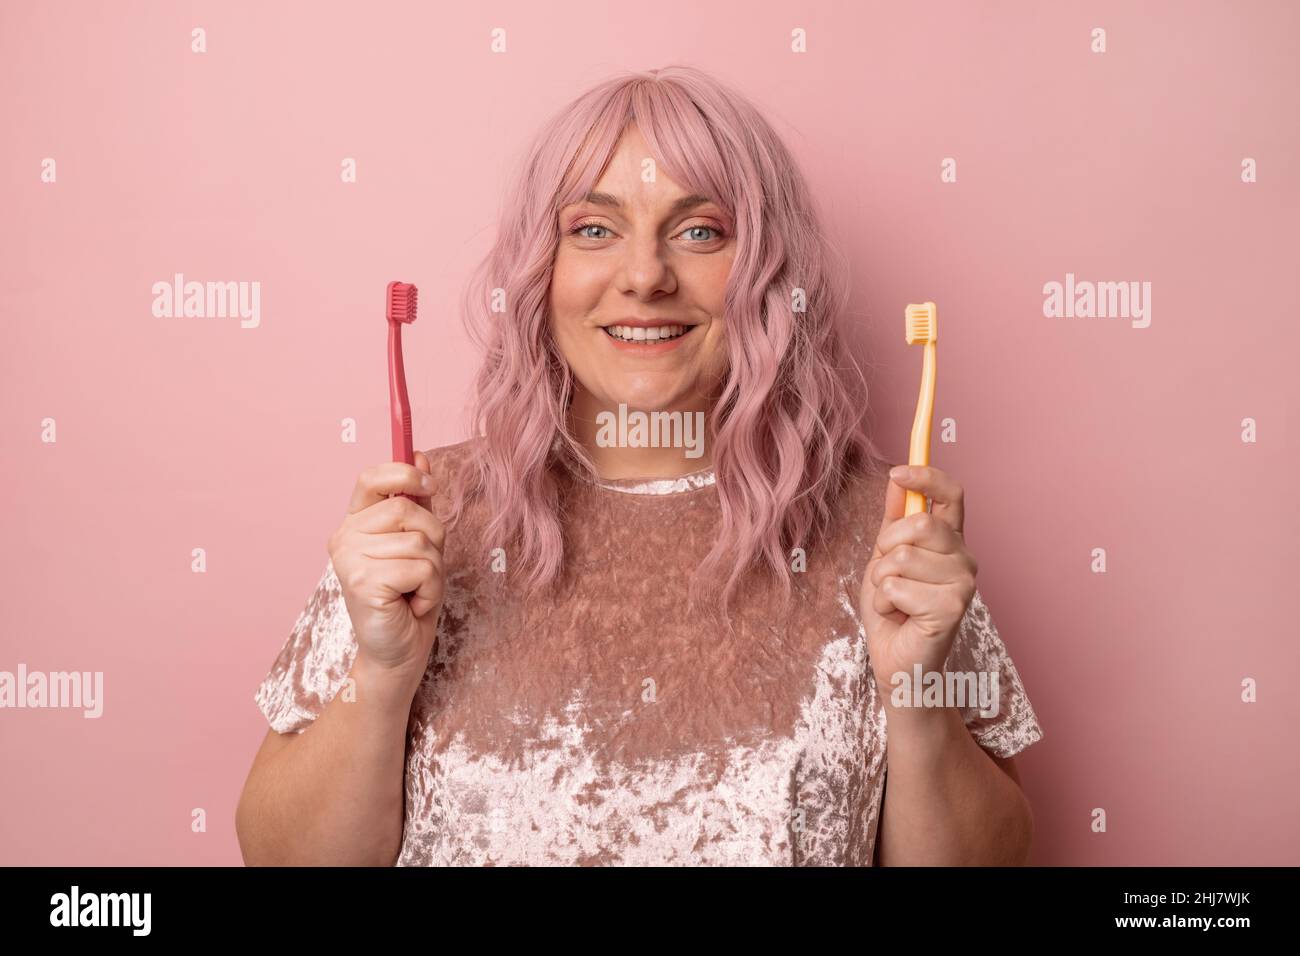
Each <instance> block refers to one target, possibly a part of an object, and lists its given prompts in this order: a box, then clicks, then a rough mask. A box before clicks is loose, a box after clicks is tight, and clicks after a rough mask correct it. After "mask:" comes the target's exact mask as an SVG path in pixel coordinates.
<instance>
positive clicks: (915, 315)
mask: <svg viewBox="0 0 1300 956" xmlns="http://www.w3.org/2000/svg"><path fill="white" fill-rule="evenodd" d="M938 313H939V309H938V307H937V306H936V305H935V304H934V303H933V302H925V303H923V304H921V305H909V306H908V307H907V309H906V310H905V311H904V320H905V324H906V329H905V331H906V334H907V344H908V345H917V344H920V345H928V344H929V343H931V342H935V341H938V332H939V329H938V324H939V321H938V320H939V314H938Z"/></svg>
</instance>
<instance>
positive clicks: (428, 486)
mask: <svg viewBox="0 0 1300 956" xmlns="http://www.w3.org/2000/svg"><path fill="white" fill-rule="evenodd" d="M420 487H422V488H423V489H424V490H425V491H433V475H425V476H424V477H423V478H421V479H420Z"/></svg>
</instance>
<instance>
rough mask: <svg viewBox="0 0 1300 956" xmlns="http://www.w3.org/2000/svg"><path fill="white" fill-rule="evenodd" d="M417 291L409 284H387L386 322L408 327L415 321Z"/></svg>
mask: <svg viewBox="0 0 1300 956" xmlns="http://www.w3.org/2000/svg"><path fill="white" fill-rule="evenodd" d="M418 298H419V290H418V289H417V288H416V287H415V286H413V285H411V283H409V282H390V283H388V321H389V322H401V323H404V324H406V325H410V324H411V323H412V322H414V321H415V308H416V301H417V299H418Z"/></svg>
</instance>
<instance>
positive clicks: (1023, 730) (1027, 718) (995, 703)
mask: <svg viewBox="0 0 1300 956" xmlns="http://www.w3.org/2000/svg"><path fill="white" fill-rule="evenodd" d="M946 670H947V672H948V673H949V674H952V673H973V674H975V675H976V679H977V681H982V682H983V686H985V687H986V688H987V690H988V692H986V693H985V694H984V695H983V700H984V701H986V702H987V703H984V704H983V705H982V704H981V703H980V702H979V698H977V701H976V702H975V703H973V704H972V705H971V706H968V707H958V708H957V709H958V710H959V711H960V712H961V715H962V719H963V720H964V721H965V722H966V727H967V728H968V729H969V730H970V732H971V736H973V737H974V738H975V740H976V741H977V742H978V743H979V745H980V746H981V747H983V748H984V749H985V750H988V751H990V752H992V753H993V754H996V755H997V756H999V757H1004V758H1005V757H1010V756H1012V755H1014V754H1017V753H1019V752H1020V751H1022V750H1024V749H1025V748H1026V747H1028V746H1029V745H1030V744H1032V743H1035V742H1036V741H1038V740H1041V739H1042V737H1043V730H1042V728H1041V727H1040V726H1039V724H1038V717H1037V715H1036V714H1035V713H1034V708H1033V706H1032V705H1031V704H1030V702H1029V695H1028V694H1027V693H1025V687H1024V684H1023V683H1022V682H1021V680H1020V674H1019V672H1018V671H1017V670H1016V665H1015V664H1014V663H1013V662H1012V660H1011V655H1010V654H1008V653H1007V649H1006V646H1005V645H1004V644H1003V643H1002V638H1001V637H1000V636H999V634H998V629H997V627H996V626H995V625H994V623H993V615H992V614H991V613H990V612H989V609H988V606H987V605H986V604H985V603H984V599H983V597H982V596H981V595H980V593H979V591H978V590H977V591H976V592H975V596H974V597H973V598H971V602H970V605H969V606H968V607H967V608H966V614H965V616H964V617H963V618H962V621H961V625H960V627H959V628H958V632H957V637H956V638H955V639H954V641H953V646H952V650H951V651H949V653H948V661H947V665H946ZM995 676H996V681H997V691H996V694H993V693H991V691H992V690H993V681H994V677H995Z"/></svg>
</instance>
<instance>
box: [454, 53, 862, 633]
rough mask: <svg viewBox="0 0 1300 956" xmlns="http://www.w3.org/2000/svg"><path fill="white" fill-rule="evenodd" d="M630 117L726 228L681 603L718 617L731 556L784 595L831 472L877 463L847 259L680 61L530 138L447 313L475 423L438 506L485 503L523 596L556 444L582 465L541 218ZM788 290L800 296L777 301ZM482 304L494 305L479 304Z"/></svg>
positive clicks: (554, 530) (548, 239) (738, 106)
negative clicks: (703, 460)
mask: <svg viewBox="0 0 1300 956" xmlns="http://www.w3.org/2000/svg"><path fill="white" fill-rule="evenodd" d="M633 124H634V125H635V126H636V127H637V128H638V129H639V130H640V132H641V134H642V136H644V137H645V140H646V143H647V144H648V145H649V147H650V149H651V151H652V152H653V154H654V157H655V160H656V162H657V163H658V164H659V167H660V168H661V169H663V170H664V171H665V172H666V173H667V174H668V176H669V177H670V178H672V179H673V180H674V181H675V182H677V183H678V184H679V185H681V186H682V187H683V188H685V189H687V190H688V191H690V192H695V193H699V194H701V195H704V196H708V197H709V198H711V199H712V200H713V201H714V202H716V203H718V204H719V205H721V206H722V207H723V209H724V210H726V212H727V213H728V215H729V216H730V217H731V221H732V222H733V223H734V224H735V235H736V241H737V248H736V254H735V258H734V260H733V265H732V271H731V273H730V276H729V278H728V283H727V289H726V296H725V304H724V315H723V320H724V321H725V323H726V331H727V334H726V336H725V341H726V348H727V354H728V370H727V373H726V375H725V378H724V380H723V382H722V390H721V393H720V396H719V398H718V400H717V401H716V402H715V404H714V406H713V408H712V410H711V412H710V415H709V423H708V424H709V432H710V433H711V434H712V436H713V465H714V468H715V472H716V480H717V492H718V497H719V499H720V502H721V523H720V528H719V536H718V540H717V542H716V544H715V545H714V547H713V549H712V550H711V551H710V552H709V554H708V555H707V556H706V557H705V559H704V561H703V562H702V563H701V565H700V567H699V569H698V573H697V574H696V575H695V576H694V578H693V580H692V585H691V595H690V601H691V604H692V605H693V606H698V605H701V604H702V602H703V601H704V599H705V598H706V596H712V597H720V598H721V608H722V612H723V614H724V615H725V614H726V610H727V608H728V604H729V601H730V600H731V598H732V596H733V595H734V592H735V589H736V587H737V586H738V584H739V582H740V580H741V579H742V577H743V576H744V575H745V573H746V572H747V570H748V569H749V568H750V567H751V566H765V567H766V568H768V569H769V570H770V571H771V572H772V574H773V575H774V576H775V579H776V580H777V582H778V583H779V584H780V586H781V588H782V591H783V595H784V597H785V600H786V602H787V606H788V601H789V597H790V590H791V578H790V573H791V572H790V567H789V560H790V558H789V554H790V549H791V548H793V547H797V546H798V547H805V548H806V547H807V546H808V545H809V544H811V543H812V541H811V540H810V539H821V540H824V535H825V534H826V532H827V530H828V528H829V525H830V522H831V519H832V507H833V504H834V502H835V499H836V497H837V496H838V494H839V492H840V490H841V489H842V487H843V484H844V482H845V480H846V479H847V477H848V475H849V473H850V472H851V471H852V470H853V469H855V468H857V467H858V466H866V467H868V468H873V467H876V466H878V465H879V464H880V462H881V459H880V456H879V455H878V454H877V452H876V449H875V447H874V446H873V444H872V442H871V440H870V438H869V437H868V436H867V434H866V432H865V430H864V428H863V426H862V420H863V416H864V415H865V412H866V384H865V382H864V380H863V378H862V373H861V370H860V368H859V367H858V365H857V363H856V362H854V361H853V359H852V357H851V356H850V355H849V354H848V353H847V351H846V350H845V348H844V347H843V345H842V341H841V337H840V334H839V331H838V329H837V321H838V319H839V318H840V316H841V315H842V314H843V312H844V309H845V306H846V303H847V299H848V283H847V279H846V275H847V270H846V269H845V268H844V267H843V265H842V264H840V263H839V262H837V261H836V260H835V259H833V258H832V256H831V254H830V249H829V246H828V244H827V243H826V241H825V239H824V237H823V235H822V233H821V231H820V229H819V226H818V217H817V215H816V213H815V211H814V208H813V204H812V202H811V198H810V196H809V193H808V190H807V187H806V185H805V183H804V180H803V176H802V175H801V173H800V172H799V170H798V168H797V166H796V164H795V162H794V160H793V158H792V157H791V155H790V154H789V152H788V151H787V150H786V148H785V146H784V145H783V144H782V142H781V141H780V139H779V138H778V137H777V135H776V133H775V132H774V131H773V130H772V128H771V127H770V126H769V124H768V123H767V121H766V120H765V119H764V118H763V117H762V116H761V115H760V114H759V113H758V111H757V110H756V109H755V108H754V107H753V106H751V105H750V104H749V103H748V102H747V101H746V100H745V99H744V98H743V97H742V96H740V95H739V94H737V93H736V92H735V91H733V90H731V89H729V88H728V87H726V86H724V85H723V84H721V83H719V82H718V81H717V80H715V79H713V78H712V77H710V76H709V75H707V74H706V73H703V72H701V71H699V70H696V69H694V68H691V67H684V66H671V67H667V68H664V69H660V70H652V71H649V72H642V73H626V74H623V75H621V76H617V77H614V78H612V79H610V80H607V81H605V82H603V83H601V84H600V85H598V86H596V87H595V88H593V89H591V90H590V91H588V92H587V93H585V94H583V95H582V96H580V97H578V99H576V100H574V101H573V102H572V103H570V104H569V105H568V106H566V107H565V108H564V109H562V110H561V111H560V112H559V113H558V114H556V115H555V116H554V117H553V118H551V120H550V121H549V122H547V123H546V124H545V126H544V127H543V128H542V129H541V130H540V131H539V133H538V134H537V137H536V139H535V141H534V143H533V146H532V148H531V150H530V151H529V154H528V159H527V161H526V163H524V165H523V167H522V169H521V170H520V172H519V174H518V177H517V179H516V180H515V181H514V183H513V184H512V187H511V189H510V191H509V192H508V194H507V198H506V202H505V205H504V207H503V212H502V221H501V224H500V229H499V232H498V238H497V240H496V243H495V245H494V247H493V248H492V249H491V251H490V252H489V254H488V255H487V256H486V257H485V259H484V260H483V261H482V263H481V264H480V265H479V267H478V268H477V269H476V270H475V273H474V276H473V277H472V279H471V281H470V282H469V284H468V285H467V286H466V289H465V293H464V301H463V303H462V317H463V319H464V320H465V322H466V325H467V328H468V329H469V332H470V334H471V336H472V337H473V338H475V339H476V340H477V341H478V342H479V344H480V345H481V346H482V347H483V348H484V352H485V355H484V361H483V365H482V367H481V369H480V371H479V373H478V377H477V380H476V383H475V387H474V395H473V400H472V403H471V404H472V418H473V429H474V434H476V435H481V436H483V438H482V440H480V441H475V442H472V443H471V445H472V449H471V452H470V454H469V455H468V456H467V458H466V460H465V464H466V468H465V469H464V470H463V471H462V472H461V473H460V475H459V476H458V479H457V481H456V482H455V490H454V491H453V494H452V501H453V505H452V512H451V519H450V520H452V521H453V522H454V521H455V519H456V517H457V516H458V515H459V514H460V512H461V509H462V507H463V505H464V502H465V499H466V497H468V496H469V495H471V494H474V495H481V496H483V498H485V499H486V503H487V513H488V514H489V515H491V516H492V517H491V520H490V522H489V524H488V525H487V528H486V533H487V535H488V538H489V540H491V541H493V542H494V543H495V545H496V546H501V547H506V548H507V549H508V553H509V555H510V561H509V563H508V568H509V573H510V575H514V574H516V573H517V572H518V571H519V570H520V569H523V571H524V572H526V583H527V587H528V591H529V593H530V594H532V593H535V592H536V591H537V590H539V589H541V588H542V587H544V586H548V585H550V584H553V583H554V582H555V580H556V579H557V577H558V575H559V573H560V570H561V565H562V560H563V553H564V541H563V530H562V524H561V521H560V517H559V513H560V506H561V502H560V496H559V485H558V482H557V480H556V475H555V473H554V469H555V468H556V467H557V466H561V467H562V462H561V461H560V460H559V458H558V456H560V455H565V456H568V458H569V461H570V462H571V463H572V464H575V465H576V466H577V467H579V468H583V469H586V470H587V472H588V473H590V474H591V475H593V476H595V475H596V474H597V473H596V470H595V468H594V466H593V464H592V462H591V461H590V459H589V458H588V456H587V454H586V452H585V450H584V449H583V448H582V446H581V445H580V444H579V443H578V442H577V441H576V440H575V439H574V438H573V437H572V435H571V434H570V433H569V430H568V423H567V409H568V404H569V399H570V398H571V396H572V391H573V377H572V373H571V372H570V370H569V367H568V364H567V363H566V362H565V361H564V358H563V357H562V355H561V354H560V352H559V350H558V348H557V346H556V345H555V343H554V341H553V340H552V338H551V334H550V330H549V321H548V315H547V298H548V292H549V287H550V280H551V270H552V263H553V261H554V258H555V252H556V247H557V244H558V242H559V239H560V235H559V223H558V218H557V217H558V214H559V210H560V209H562V208H563V207H564V206H566V205H568V204H570V203H573V202H576V201H578V200H579V199H580V198H581V197H583V196H585V195H586V194H587V193H588V192H589V191H591V190H592V189H593V188H594V186H595V184H596V182H597V181H598V180H599V178H600V176H601V174H602V172H603V171H604V168H605V166H606V164H607V163H608V162H609V160H610V158H611V156H612V155H613V154H614V152H615V150H616V148H617V146H618V143H619V141H620V139H621V138H622V135H623V133H624V131H625V130H626V129H627V127H628V126H630V125H633ZM796 290H803V292H802V296H803V302H804V304H805V310H804V311H795V308H794V306H795V302H796ZM500 301H504V302H505V303H507V304H508V307H506V308H505V309H504V310H502V309H496V310H494V304H495V303H498V302H500ZM849 373H851V374H849ZM720 579H721V580H722V581H723V583H722V586H721V587H718V586H717V582H718V581H719V580H720ZM715 603H716V602H715Z"/></svg>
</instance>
